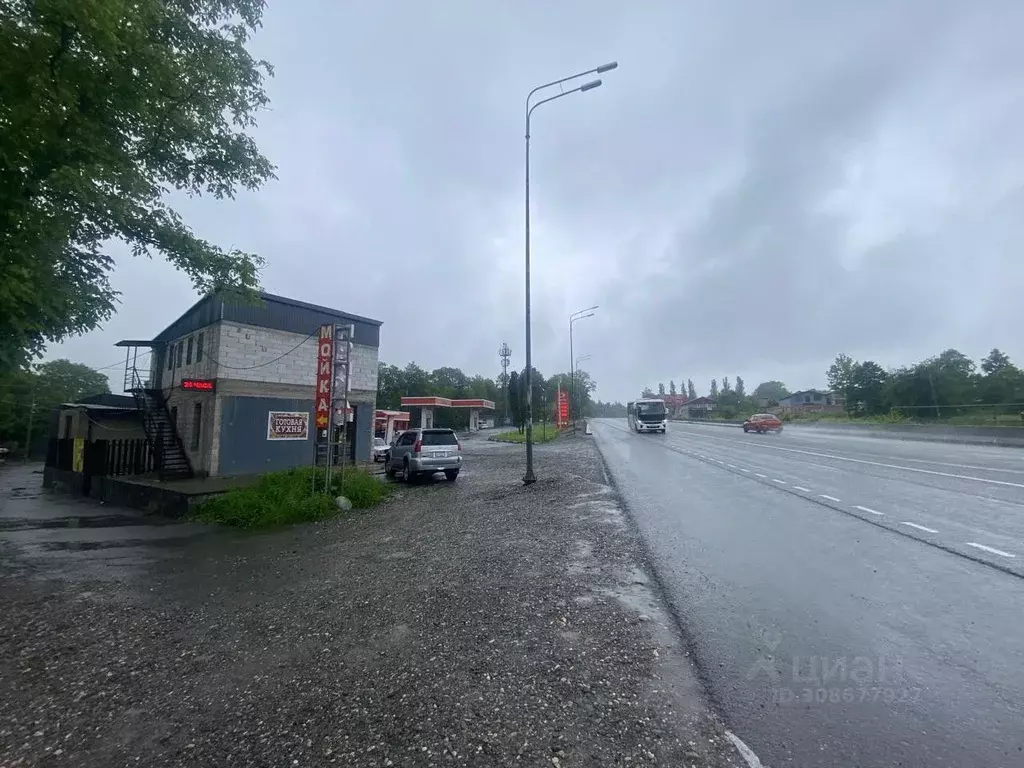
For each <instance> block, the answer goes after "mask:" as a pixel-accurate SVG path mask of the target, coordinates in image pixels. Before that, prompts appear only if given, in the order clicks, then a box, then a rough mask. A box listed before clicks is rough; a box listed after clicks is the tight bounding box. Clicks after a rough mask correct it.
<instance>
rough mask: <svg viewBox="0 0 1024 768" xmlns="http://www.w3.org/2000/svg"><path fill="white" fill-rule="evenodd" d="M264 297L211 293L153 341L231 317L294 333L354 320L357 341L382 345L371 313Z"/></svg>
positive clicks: (178, 335)
mask: <svg viewBox="0 0 1024 768" xmlns="http://www.w3.org/2000/svg"><path fill="white" fill-rule="evenodd" d="M261 296H262V301H261V302H257V303H252V304H250V303H246V302H244V301H242V300H236V301H227V302H226V301H223V300H222V299H221V298H220V297H219V296H215V295H213V294H210V295H208V296H205V297H204V298H202V299H200V300H199V301H198V302H196V303H195V304H194V305H193V306H192V308H191V309H189V310H188V311H187V312H186V313H185V314H183V315H182V316H181V317H179V318H178V319H177V320H175V321H174V322H173V323H171V324H170V325H169V326H168V327H167V328H166V329H164V330H163V331H162V332H161V333H160V334H159V335H157V337H156V338H155V339H153V341H154V342H163V343H164V344H166V343H168V342H172V341H175V340H177V339H180V338H181V337H183V336H187V335H188V334H190V333H194V332H196V331H198V330H200V329H201V328H205V327H206V326H208V325H211V324H213V323H215V322H217V321H218V320H221V319H223V320H229V321H231V322H235V323H244V324H245V325H255V326H257V327H259V328H273V329H275V330H278V331H290V332H291V333H301V334H312V333H314V332H315V331H316V329H317V328H319V327H320V326H321V325H325V324H327V323H335V324H338V325H340V324H342V323H352V324H353V325H354V326H355V330H356V332H355V338H354V339H353V340H354V341H355V342H356V344H362V345H364V346H367V347H379V346H380V325H381V324H380V321H379V320H371V319H370V318H368V317H360V316H359V315H352V314H349V313H348V312H340V311H338V310H336V309H330V308H329V307H320V306H317V305H316V304H307V303H305V302H302V301H296V300H295V299H288V298H285V297H284V296H275V295H273V294H270V293H263V294H261Z"/></svg>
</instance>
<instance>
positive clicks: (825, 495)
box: [818, 493, 842, 501]
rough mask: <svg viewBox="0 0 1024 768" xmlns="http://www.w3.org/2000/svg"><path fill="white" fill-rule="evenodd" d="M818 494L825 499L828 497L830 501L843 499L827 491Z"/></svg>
mask: <svg viewBox="0 0 1024 768" xmlns="http://www.w3.org/2000/svg"><path fill="white" fill-rule="evenodd" d="M818 496H820V497H821V498H823V499H828V500H829V501H842V499H837V498H836V497H835V496H829V495H828V494H826V493H819V494H818Z"/></svg>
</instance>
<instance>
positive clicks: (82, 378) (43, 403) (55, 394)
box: [0, 360, 110, 448]
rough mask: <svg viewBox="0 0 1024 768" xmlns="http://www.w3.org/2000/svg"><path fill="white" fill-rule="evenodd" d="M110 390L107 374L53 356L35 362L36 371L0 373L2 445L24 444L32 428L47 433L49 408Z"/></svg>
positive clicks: (37, 434)
mask: <svg viewBox="0 0 1024 768" xmlns="http://www.w3.org/2000/svg"><path fill="white" fill-rule="evenodd" d="M109 392H110V383H109V381H108V380H107V377H106V376H104V375H103V374H102V373H100V372H99V371H95V370H93V369H92V368H90V367H89V366H87V365H82V364H81V363H72V362H71V361H70V360H52V361H50V362H48V363H42V364H41V365H37V366H35V370H34V371H23V370H22V371H11V372H10V373H8V374H7V375H4V376H0V445H3V444H14V445H16V446H18V447H19V448H23V447H24V443H25V438H26V436H27V435H28V433H29V432H30V431H31V434H33V435H36V436H37V437H38V436H41V435H45V434H46V429H47V420H48V419H49V415H50V411H52V410H53V409H54V408H56V407H58V406H59V405H60V404H61V403H75V402H78V401H80V400H81V399H83V398H85V397H89V396H91V395H100V394H106V393H109ZM30 419H31V421H32V428H31V430H29V420H30ZM33 442H34V441H33Z"/></svg>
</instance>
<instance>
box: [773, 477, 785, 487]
mask: <svg viewBox="0 0 1024 768" xmlns="http://www.w3.org/2000/svg"><path fill="white" fill-rule="evenodd" d="M772 482H773V483H779V484H780V485H785V484H786V481H785V480H779V478H777V477H773V478H772Z"/></svg>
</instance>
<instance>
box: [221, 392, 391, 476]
mask: <svg viewBox="0 0 1024 768" xmlns="http://www.w3.org/2000/svg"><path fill="white" fill-rule="evenodd" d="M354 406H355V409H356V417H355V418H356V434H355V436H354V438H355V452H356V459H357V460H359V461H369V460H370V443H371V441H372V439H373V406H371V405H369V404H368V403H359V404H354ZM270 411H308V412H309V415H310V436H309V439H308V440H302V441H300V440H267V414H268V413H270ZM314 434H315V430H314V429H313V399H312V398H310V399H308V400H301V399H299V400H296V399H291V398H282V397H242V396H238V397H224V398H222V401H221V421H220V435H219V439H220V453H219V458H218V467H217V472H218V474H221V475H251V474H256V473H260V472H275V471H277V470H281V469H290V468H291V467H301V466H306V465H308V464H311V463H312V462H313V435H314ZM349 439H352V436H350V437H349Z"/></svg>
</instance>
